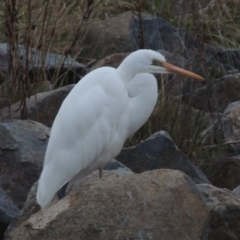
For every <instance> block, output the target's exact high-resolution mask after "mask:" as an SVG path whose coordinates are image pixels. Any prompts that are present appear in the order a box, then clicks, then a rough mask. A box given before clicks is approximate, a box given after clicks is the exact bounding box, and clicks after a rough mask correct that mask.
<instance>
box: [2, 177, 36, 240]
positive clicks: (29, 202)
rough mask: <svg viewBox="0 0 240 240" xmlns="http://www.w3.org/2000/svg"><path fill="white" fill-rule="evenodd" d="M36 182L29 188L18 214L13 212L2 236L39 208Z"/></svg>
mask: <svg viewBox="0 0 240 240" xmlns="http://www.w3.org/2000/svg"><path fill="white" fill-rule="evenodd" d="M37 186H38V182H36V183H34V184H33V186H32V187H31V189H30V190H29V194H28V196H27V199H26V201H25V203H24V205H23V208H22V209H21V211H20V212H18V214H15V215H14V216H13V218H12V219H11V222H10V223H9V225H8V228H7V231H5V233H4V236H5V237H6V238H7V237H8V234H9V233H10V232H11V231H12V230H13V229H14V228H16V227H17V226H19V225H20V224H21V223H22V222H24V221H25V220H27V219H28V218H29V217H30V216H31V215H32V214H35V213H37V212H38V211H39V210H40V206H39V205H38V203H37V201H36V193H37Z"/></svg>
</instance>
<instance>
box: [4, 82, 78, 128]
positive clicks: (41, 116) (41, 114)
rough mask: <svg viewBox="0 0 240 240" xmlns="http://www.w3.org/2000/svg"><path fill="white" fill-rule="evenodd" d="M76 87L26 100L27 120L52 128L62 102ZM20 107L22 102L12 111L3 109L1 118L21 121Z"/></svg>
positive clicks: (67, 87) (66, 87) (12, 107)
mask: <svg viewBox="0 0 240 240" xmlns="http://www.w3.org/2000/svg"><path fill="white" fill-rule="evenodd" d="M74 86H75V85H74V84H72V85H68V86H64V87H61V88H59V89H57V90H53V91H50V92H44V93H38V94H37V95H34V96H32V97H30V98H28V99H26V107H27V118H28V119H30V120H34V121H37V122H40V123H42V124H45V125H47V126H49V127H51V126H52V124H53V121H54V119H55V117H56V115H57V113H58V111H59V109H60V107H61V105H62V102H63V101H64V99H65V98H66V97H67V95H68V94H69V92H70V91H71V90H72V89H73V87H74ZM20 105H21V102H17V103H15V104H13V105H12V106H11V108H10V109H9V108H8V107H6V108H4V109H2V110H1V112H0V113H1V118H2V119H21V111H22V107H19V106H20Z"/></svg>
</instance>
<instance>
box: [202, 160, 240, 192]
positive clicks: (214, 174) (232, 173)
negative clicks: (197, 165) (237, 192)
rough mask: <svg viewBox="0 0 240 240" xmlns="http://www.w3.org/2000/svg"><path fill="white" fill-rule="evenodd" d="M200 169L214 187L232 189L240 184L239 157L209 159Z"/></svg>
mask: <svg viewBox="0 0 240 240" xmlns="http://www.w3.org/2000/svg"><path fill="white" fill-rule="evenodd" d="M201 169H202V171H203V172H204V173H205V174H206V176H207V178H208V179H209V181H210V182H211V183H212V184H213V185H214V186H216V187H219V188H227V189H230V190H233V189H234V188H236V187H237V186H238V185H240V158H237V157H221V158H217V159H209V160H208V162H207V163H205V164H203V165H202V166H201Z"/></svg>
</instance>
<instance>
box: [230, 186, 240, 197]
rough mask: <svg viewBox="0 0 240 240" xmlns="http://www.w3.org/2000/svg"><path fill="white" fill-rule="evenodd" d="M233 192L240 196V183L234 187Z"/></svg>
mask: <svg viewBox="0 0 240 240" xmlns="http://www.w3.org/2000/svg"><path fill="white" fill-rule="evenodd" d="M232 193H233V194H235V195H237V196H240V185H239V186H237V187H236V188H234V189H233V190H232Z"/></svg>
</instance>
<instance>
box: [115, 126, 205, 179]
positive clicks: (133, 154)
mask: <svg viewBox="0 0 240 240" xmlns="http://www.w3.org/2000/svg"><path fill="white" fill-rule="evenodd" d="M116 159H117V160H118V161H119V162H121V163H123V164H124V165H125V166H127V167H129V168H130V169H131V170H132V171H133V172H135V173H141V172H144V171H149V170H153V169H161V168H165V169H176V170H180V171H182V172H184V173H185V174H187V175H188V176H189V177H191V178H192V179H193V181H194V182H196V183H209V181H208V179H207V177H206V176H205V175H204V173H203V172H202V171H201V170H200V169H198V168H197V167H196V166H195V165H194V164H192V163H191V162H190V161H189V159H188V158H187V156H186V155H185V154H183V153H182V152H180V151H179V149H178V148H177V146H176V145H175V143H174V142H173V140H172V139H171V137H170V136H169V134H168V133H167V132H165V131H160V132H157V133H155V134H153V135H152V136H151V137H149V138H148V139H146V140H145V141H143V142H142V143H140V144H138V145H136V146H134V147H130V148H124V149H122V151H121V152H120V154H119V155H118V156H117V157H116Z"/></svg>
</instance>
